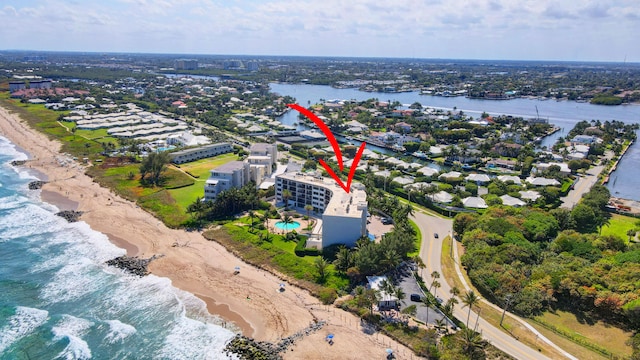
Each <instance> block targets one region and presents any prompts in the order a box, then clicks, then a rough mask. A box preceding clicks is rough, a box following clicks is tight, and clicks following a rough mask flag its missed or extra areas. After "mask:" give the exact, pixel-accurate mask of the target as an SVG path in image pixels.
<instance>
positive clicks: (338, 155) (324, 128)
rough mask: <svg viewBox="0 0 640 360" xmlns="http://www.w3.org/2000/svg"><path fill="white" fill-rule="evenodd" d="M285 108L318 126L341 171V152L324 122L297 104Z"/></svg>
mask: <svg viewBox="0 0 640 360" xmlns="http://www.w3.org/2000/svg"><path fill="white" fill-rule="evenodd" d="M287 106H288V107H290V108H292V109H294V110H298V111H299V112H300V113H301V114H302V115H304V116H306V117H307V118H309V120H311V121H313V122H314V123H315V124H316V125H318V127H319V128H320V130H322V132H323V133H324V135H325V136H326V137H327V140H329V142H330V143H331V146H332V147H333V152H334V153H336V158H337V159H338V167H340V171H342V170H343V169H344V164H342V152H341V151H340V146H339V145H338V140H336V137H335V136H333V133H332V132H331V130H330V129H329V127H328V126H327V124H325V123H324V121H322V120H320V118H319V117H317V116H316V114H314V113H312V112H311V111H309V110H308V109H306V108H303V107H302V106H300V105H298V104H287Z"/></svg>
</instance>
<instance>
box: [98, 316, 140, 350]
mask: <svg viewBox="0 0 640 360" xmlns="http://www.w3.org/2000/svg"><path fill="white" fill-rule="evenodd" d="M105 322H106V323H107V324H109V328H110V331H109V333H108V334H107V336H105V340H107V341H108V342H109V343H111V344H113V343H115V342H117V341H120V340H123V339H124V338H126V337H128V336H130V335H133V334H135V333H136V328H134V327H133V326H131V325H129V324H125V323H123V322H122V321H120V320H106V321H105Z"/></svg>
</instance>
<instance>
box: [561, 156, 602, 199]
mask: <svg viewBox="0 0 640 360" xmlns="http://www.w3.org/2000/svg"><path fill="white" fill-rule="evenodd" d="M602 169H604V167H603V166H602V165H600V166H594V167H592V168H591V169H589V170H587V173H586V174H585V175H582V176H580V177H579V178H578V181H577V182H576V183H575V184H574V186H573V189H572V190H571V191H569V193H568V194H567V196H565V197H563V198H561V199H560V200H561V201H562V205H560V207H562V208H566V209H573V207H574V206H575V205H576V204H577V203H578V201H580V199H582V195H584V194H586V193H587V192H589V190H591V187H592V186H593V185H594V184H595V183H596V182H597V181H598V175H599V174H600V172H601V171H602Z"/></svg>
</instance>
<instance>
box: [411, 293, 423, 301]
mask: <svg viewBox="0 0 640 360" xmlns="http://www.w3.org/2000/svg"><path fill="white" fill-rule="evenodd" d="M409 299H411V301H415V302H421V301H422V296H420V295H418V294H411V295H409Z"/></svg>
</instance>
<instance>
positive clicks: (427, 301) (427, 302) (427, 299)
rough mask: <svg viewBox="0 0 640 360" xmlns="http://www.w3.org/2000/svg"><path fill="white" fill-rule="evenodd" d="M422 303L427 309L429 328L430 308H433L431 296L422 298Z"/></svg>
mask: <svg viewBox="0 0 640 360" xmlns="http://www.w3.org/2000/svg"><path fill="white" fill-rule="evenodd" d="M422 303H423V304H424V306H426V307H427V321H426V323H425V324H426V325H427V326H429V307H431V296H429V295H427V296H425V297H423V298H422Z"/></svg>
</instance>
